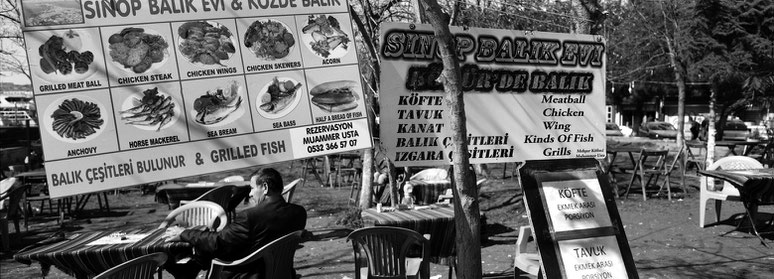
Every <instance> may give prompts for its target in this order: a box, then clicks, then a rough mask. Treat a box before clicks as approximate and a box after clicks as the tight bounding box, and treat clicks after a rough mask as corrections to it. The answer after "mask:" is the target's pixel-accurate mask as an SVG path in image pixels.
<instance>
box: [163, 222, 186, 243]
mask: <svg viewBox="0 0 774 279" xmlns="http://www.w3.org/2000/svg"><path fill="white" fill-rule="evenodd" d="M184 230H185V228H183V227H178V226H173V227H169V228H167V231H165V232H164V234H163V235H162V236H161V237H162V238H164V239H165V240H166V241H167V242H170V241H183V240H182V239H180V234H181V233H183V231H184Z"/></svg>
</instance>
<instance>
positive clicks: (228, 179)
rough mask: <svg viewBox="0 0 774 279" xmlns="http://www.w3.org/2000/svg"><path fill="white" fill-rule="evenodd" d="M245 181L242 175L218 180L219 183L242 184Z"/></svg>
mask: <svg viewBox="0 0 774 279" xmlns="http://www.w3.org/2000/svg"><path fill="white" fill-rule="evenodd" d="M242 181H245V178H244V177H242V176H241V175H232V176H229V177H225V178H223V179H221V180H218V182H242Z"/></svg>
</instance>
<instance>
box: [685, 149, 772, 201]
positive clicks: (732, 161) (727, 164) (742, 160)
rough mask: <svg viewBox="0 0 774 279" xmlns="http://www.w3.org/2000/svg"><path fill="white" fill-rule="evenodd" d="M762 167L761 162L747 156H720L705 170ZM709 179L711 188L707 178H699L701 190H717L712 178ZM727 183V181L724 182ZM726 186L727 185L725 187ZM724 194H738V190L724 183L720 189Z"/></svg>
mask: <svg viewBox="0 0 774 279" xmlns="http://www.w3.org/2000/svg"><path fill="white" fill-rule="evenodd" d="M761 168H763V164H761V162H758V160H755V159H753V158H750V157H747V156H728V157H723V158H720V160H717V161H715V162H714V163H712V164H711V165H709V166H708V167H707V170H717V169H721V170H743V169H761ZM707 179H709V181H713V185H712V189H710V185H708V182H707V180H705V179H701V181H700V183H701V185H700V187H701V190H702V191H704V190H707V191H717V190H716V189H718V187H715V186H714V181H715V180H714V179H710V178H707ZM726 183H727V182H726ZM726 186H728V187H726ZM722 191H723V193H724V194H727V195H731V196H739V190H737V189H736V187H733V186H730V185H729V184H725V186H723V189H722Z"/></svg>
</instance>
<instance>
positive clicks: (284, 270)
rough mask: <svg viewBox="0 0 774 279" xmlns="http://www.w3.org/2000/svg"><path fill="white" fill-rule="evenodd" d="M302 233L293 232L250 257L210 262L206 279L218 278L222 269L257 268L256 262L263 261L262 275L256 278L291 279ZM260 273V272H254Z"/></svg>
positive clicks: (251, 254)
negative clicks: (294, 258)
mask: <svg viewBox="0 0 774 279" xmlns="http://www.w3.org/2000/svg"><path fill="white" fill-rule="evenodd" d="M301 233H302V231H295V232H292V233H289V234H287V235H285V236H283V237H280V238H278V239H276V240H274V241H272V242H269V243H268V244H266V245H264V246H263V247H261V248H260V249H258V250H256V251H255V252H252V253H250V255H247V256H245V257H244V258H241V259H238V260H235V261H230V262H229V261H223V260H219V259H214V260H212V264H211V265H210V271H209V272H208V273H207V278H213V279H214V278H220V273H221V271H222V270H223V267H226V266H251V267H256V268H257V267H259V266H261V265H259V264H255V262H256V261H263V274H260V275H261V276H258V278H280V279H282V278H288V279H293V257H295V254H296V248H298V243H300V242H301ZM256 271H258V272H260V270H256Z"/></svg>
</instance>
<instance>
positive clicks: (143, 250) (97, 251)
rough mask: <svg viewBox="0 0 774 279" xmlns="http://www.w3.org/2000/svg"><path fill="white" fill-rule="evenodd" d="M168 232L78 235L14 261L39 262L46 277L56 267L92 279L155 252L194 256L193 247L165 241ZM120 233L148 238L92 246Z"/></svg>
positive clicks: (26, 252) (28, 251)
mask: <svg viewBox="0 0 774 279" xmlns="http://www.w3.org/2000/svg"><path fill="white" fill-rule="evenodd" d="M165 231H166V229H164V228H145V229H128V230H118V229H114V230H109V231H93V232H81V233H75V234H72V235H68V236H66V237H64V238H62V239H61V241H56V240H54V241H50V243H47V244H42V245H41V244H33V245H32V246H29V247H27V248H24V249H23V250H22V251H19V252H18V253H16V254H15V255H14V256H13V259H14V260H16V261H17V262H20V263H24V264H27V265H31V264H32V262H33V261H38V262H39V263H40V265H41V271H42V276H43V277H45V276H46V275H48V272H49V271H50V269H51V266H52V265H53V266H55V267H57V268H58V269H60V270H62V271H64V272H65V273H67V274H70V275H72V276H75V277H76V278H89V277H93V276H95V275H97V274H100V273H102V272H104V271H105V270H108V269H110V268H111V267H114V266H117V265H119V264H121V263H124V262H126V261H128V260H131V259H134V258H137V257H140V256H143V255H147V254H151V253H155V252H165V253H167V255H168V256H169V257H170V260H175V259H176V258H182V257H187V256H190V255H191V253H192V252H193V249H192V248H191V247H192V246H191V244H189V243H187V242H166V241H165V240H164V239H163V238H162V235H163V234H164V232H165ZM119 232H120V233H126V235H127V236H130V235H137V234H147V236H145V237H142V238H141V239H139V240H128V241H127V240H122V241H120V242H121V243H116V244H97V245H90V243H93V242H94V241H97V240H105V239H104V238H103V237H110V236H111V235H112V234H114V233H119ZM119 239H120V238H119ZM116 241H118V240H116ZM116 241H114V242H116ZM132 241H135V242H132Z"/></svg>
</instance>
